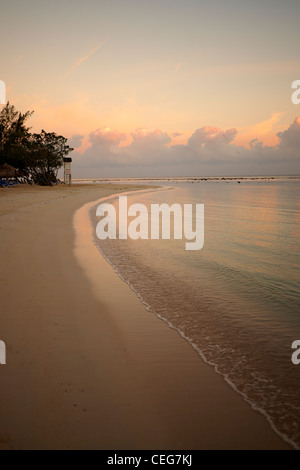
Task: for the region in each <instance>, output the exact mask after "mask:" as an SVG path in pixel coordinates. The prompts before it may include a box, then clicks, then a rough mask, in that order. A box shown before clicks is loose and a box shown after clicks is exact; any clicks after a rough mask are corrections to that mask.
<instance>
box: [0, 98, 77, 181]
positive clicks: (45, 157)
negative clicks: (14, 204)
mask: <svg viewBox="0 0 300 470" xmlns="http://www.w3.org/2000/svg"><path fill="white" fill-rule="evenodd" d="M32 114H33V111H27V112H26V113H24V114H22V113H20V112H19V111H17V110H16V108H15V107H14V106H13V105H10V104H9V102H8V103H7V104H6V106H5V107H4V108H3V109H2V111H1V113H0V164H4V163H9V164H10V165H12V166H13V167H15V168H17V169H18V170H20V171H22V173H23V175H24V177H25V178H26V179H27V180H28V181H33V182H34V183H36V184H42V185H51V184H52V183H53V182H55V181H56V180H57V172H58V169H59V168H60V167H61V166H62V165H63V159H64V157H65V156H66V155H68V153H69V152H71V151H72V150H73V149H72V148H71V147H69V145H67V139H66V138H65V137H63V136H61V135H57V134H56V133H55V132H46V131H45V130H42V131H41V132H40V134H31V133H30V132H29V131H30V128H29V127H27V126H26V125H25V122H26V120H27V119H28V118H29V117H30V116H31V115H32Z"/></svg>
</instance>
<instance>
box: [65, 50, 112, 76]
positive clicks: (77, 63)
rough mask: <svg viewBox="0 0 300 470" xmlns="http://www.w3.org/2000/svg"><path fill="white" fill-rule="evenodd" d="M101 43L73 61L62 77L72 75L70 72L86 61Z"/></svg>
mask: <svg viewBox="0 0 300 470" xmlns="http://www.w3.org/2000/svg"><path fill="white" fill-rule="evenodd" d="M103 44H104V42H101V43H100V44H98V45H97V46H96V47H94V48H93V49H91V50H90V51H89V52H88V53H87V54H86V55H84V56H83V57H80V58H79V59H77V60H76V62H74V64H73V65H72V67H71V68H70V70H69V71H68V72H67V73H66V74H65V75H64V77H63V79H66V78H68V77H69V76H70V75H72V73H74V72H75V70H76V69H77V68H78V67H80V66H81V65H82V64H83V63H84V62H86V61H87V60H88V59H89V58H90V57H91V56H92V55H94V54H95V53H96V52H97V51H98V50H99V49H100V48H101V47H102V46H103Z"/></svg>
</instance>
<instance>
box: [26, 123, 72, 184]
mask: <svg viewBox="0 0 300 470" xmlns="http://www.w3.org/2000/svg"><path fill="white" fill-rule="evenodd" d="M72 150H73V149H72V148H71V147H69V145H67V139H66V138H65V137H63V136H61V135H57V134H56V133H55V132H46V131H45V130H44V129H43V130H42V131H41V133H40V134H32V135H31V136H30V139H29V147H28V155H27V169H28V171H29V173H30V174H31V177H32V179H33V181H34V182H35V183H37V184H43V185H48V184H51V183H53V182H55V181H56V178H57V172H58V170H59V168H60V167H61V166H62V165H63V163H64V157H65V156H66V155H68V153H69V152H71V151H72Z"/></svg>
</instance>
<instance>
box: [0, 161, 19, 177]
mask: <svg viewBox="0 0 300 470" xmlns="http://www.w3.org/2000/svg"><path fill="white" fill-rule="evenodd" d="M18 176H21V175H20V172H19V170H17V169H16V168H14V167H13V166H11V165H9V164H8V163H4V165H1V166H0V178H17V177H18Z"/></svg>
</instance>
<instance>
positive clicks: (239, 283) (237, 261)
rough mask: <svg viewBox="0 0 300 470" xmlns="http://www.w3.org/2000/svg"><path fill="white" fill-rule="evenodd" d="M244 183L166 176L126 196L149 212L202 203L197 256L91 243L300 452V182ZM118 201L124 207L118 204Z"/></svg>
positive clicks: (166, 243)
mask: <svg viewBox="0 0 300 470" xmlns="http://www.w3.org/2000/svg"><path fill="white" fill-rule="evenodd" d="M239 181H241V183H240V184H238V183H237V180H235V179H229V180H228V179H227V180H222V179H211V180H210V179H208V180H207V181H200V180H197V179H195V180H192V179H190V180H183V179H177V180H176V179H175V180H174V179H173V180H172V179H169V181H160V182H159V184H162V189H161V190H155V191H151V192H149V193H141V194H138V193H135V194H132V195H129V196H128V205H130V204H133V203H142V204H145V205H146V206H147V207H148V208H149V211H150V205H151V204H153V203H168V204H170V205H171V204H173V203H180V204H186V203H190V204H191V203H192V204H196V203H198V204H200V203H202V204H204V210H205V217H204V220H205V229H204V232H205V242H204V246H203V248H202V249H201V250H199V251H186V250H185V248H184V247H185V240H172V239H171V240H161V239H160V240H130V239H128V240H102V241H100V240H99V239H97V237H96V236H94V240H95V242H96V244H97V246H98V248H99V250H100V251H101V252H102V253H103V254H104V256H105V257H106V258H107V260H108V261H109V262H110V263H111V264H112V266H113V267H114V268H115V270H116V272H117V273H118V274H119V275H120V276H121V277H122V278H123V280H124V281H126V282H127V283H128V284H129V285H130V287H131V288H132V289H133V290H134V291H135V292H136V293H137V294H138V295H139V297H140V298H141V300H142V301H143V302H144V303H145V305H146V306H147V308H148V311H149V312H148V313H147V314H155V315H157V316H159V317H160V318H162V319H163V320H165V321H166V322H167V323H168V324H169V325H170V326H172V327H174V328H176V329H177V330H178V331H179V332H180V334H181V335H182V336H183V337H184V338H185V340H187V341H189V342H190V343H191V344H192V345H193V347H194V348H195V349H196V350H197V351H198V353H199V356H201V358H202V359H204V360H205V361H206V362H208V363H209V364H211V366H212V367H214V368H215V370H216V372H217V373H220V374H221V375H222V376H223V377H224V379H225V380H226V381H227V382H228V384H229V385H230V386H231V387H232V388H234V390H235V391H236V392H238V393H241V394H242V395H243V397H244V398H245V400H247V401H248V402H249V404H250V405H251V406H252V407H253V408H255V409H256V410H259V411H260V412H261V413H263V414H264V416H265V417H266V419H267V420H268V422H269V424H270V425H271V426H272V427H273V429H274V430H276V432H277V433H278V434H280V435H281V436H282V438H283V439H285V440H287V441H288V442H290V443H292V444H293V445H294V446H295V447H300V364H299V365H294V364H293V363H292V361H291V355H292V353H293V350H292V349H291V345H292V342H293V341H294V340H300V285H299V281H300V276H299V266H300V253H299V247H300V230H299V229H300V179H299V178H288V177H286V178H274V179H259V178H254V179H243V180H239ZM111 202H112V203H114V204H115V206H116V209H117V208H118V198H115V199H113V200H112V201H111ZM92 211H95V208H93V209H92ZM129 220H130V219H129ZM201 358H200V357H199V360H201Z"/></svg>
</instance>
